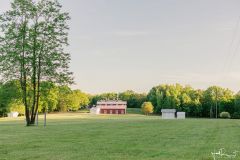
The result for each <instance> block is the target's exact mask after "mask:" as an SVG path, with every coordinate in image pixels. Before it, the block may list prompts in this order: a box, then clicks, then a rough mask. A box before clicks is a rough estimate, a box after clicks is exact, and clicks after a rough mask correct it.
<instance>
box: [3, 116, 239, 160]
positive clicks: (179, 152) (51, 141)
mask: <svg viewBox="0 0 240 160" xmlns="http://www.w3.org/2000/svg"><path fill="white" fill-rule="evenodd" d="M239 144H240V121H239V120H221V119H219V120H214V119H186V120H162V119H161V117H160V116H144V115H140V114H130V115H90V114H85V113H66V114H63V113H59V114H48V115H47V127H46V128H44V127H43V115H40V117H39V126H38V127H25V122H24V117H21V118H17V119H9V118H2V119H0V160H5V159H7V160H15V159H16V160H21V159H22V160H23V159H29V160H32V159H38V160H42V159H44V160H47V159H49V160H65V159H67V160H73V159H81V160H88V159H89V160H123V159H126V160H128V159H129V160H145V159H147V160H211V159H212V157H211V152H213V151H214V150H217V149H220V148H225V149H226V151H227V152H233V151H234V150H238V151H240V145H239ZM237 159H240V157H237Z"/></svg>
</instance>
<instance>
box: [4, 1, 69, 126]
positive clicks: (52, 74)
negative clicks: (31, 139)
mask: <svg viewBox="0 0 240 160" xmlns="http://www.w3.org/2000/svg"><path fill="white" fill-rule="evenodd" d="M61 7H62V6H61V5H60V4H59V2H58V1H57V0H55V1H52V0H36V1H35V0H14V1H13V3H12V4H11V10H9V11H7V12H5V13H3V14H2V15H0V28H1V31H0V54H1V57H0V71H1V74H2V76H3V78H4V79H3V80H9V79H12V78H14V79H18V80H19V82H20V84H21V90H22V93H23V94H22V95H23V96H22V101H23V104H24V106H25V115H26V123H27V125H28V126H29V125H33V124H34V123H35V117H36V113H37V111H38V107H39V100H40V92H41V88H40V87H41V82H42V81H51V82H56V83H63V84H66V83H71V82H72V78H71V74H72V73H71V72H69V61H70V54H69V53H66V52H65V51H64V47H65V46H66V45H68V34H67V31H68V29H69V27H68V25H67V21H68V20H69V19H70V17H69V15H68V13H65V12H62V11H61Z"/></svg>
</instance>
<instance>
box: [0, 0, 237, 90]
mask: <svg viewBox="0 0 240 160" xmlns="http://www.w3.org/2000/svg"><path fill="white" fill-rule="evenodd" d="M9 2H10V0H0V12H2V11H4V10H6V9H9ZM60 2H61V4H62V5H63V9H64V10H65V11H68V12H69V13H70V16H71V18H72V19H71V21H70V32H69V33H70V35H69V40H70V41H69V42H70V46H69V47H68V49H67V50H68V51H69V52H70V53H71V56H72V61H71V64H70V66H71V70H72V71H73V72H74V77H75V82H76V85H74V86H73V88H78V89H81V90H83V91H85V92H89V93H101V92H120V91H124V90H127V89H132V90H135V91H137V92H148V91H149V90H150V89H151V88H152V87H153V86H156V85H158V84H162V83H168V84H173V83H181V84H183V85H185V84H189V85H191V86H192V87H194V88H200V89H205V88H207V87H208V86H210V85H220V86H222V87H227V88H230V89H232V90H234V91H238V90H240V63H239V62H240V22H239V21H240V18H239V16H240V8H239V7H240V1H239V0H60Z"/></svg>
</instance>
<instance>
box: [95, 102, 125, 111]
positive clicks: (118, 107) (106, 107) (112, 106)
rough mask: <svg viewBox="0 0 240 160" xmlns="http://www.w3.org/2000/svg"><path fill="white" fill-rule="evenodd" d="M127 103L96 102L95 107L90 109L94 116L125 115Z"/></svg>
mask: <svg viewBox="0 0 240 160" xmlns="http://www.w3.org/2000/svg"><path fill="white" fill-rule="evenodd" d="M126 111H127V102H125V101H119V100H118V101H113V100H112V101H98V102H97V106H96V107H95V108H92V109H91V113H95V114H126Z"/></svg>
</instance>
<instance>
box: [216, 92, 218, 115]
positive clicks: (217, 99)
mask: <svg viewBox="0 0 240 160" xmlns="http://www.w3.org/2000/svg"><path fill="white" fill-rule="evenodd" d="M217 113H218V91H217V88H216V118H218V117H217Z"/></svg>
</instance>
